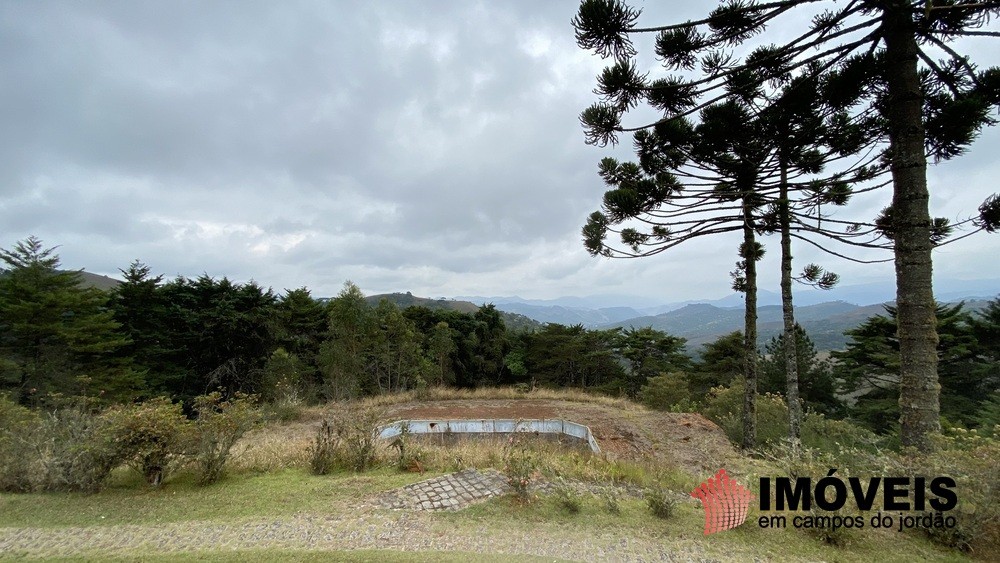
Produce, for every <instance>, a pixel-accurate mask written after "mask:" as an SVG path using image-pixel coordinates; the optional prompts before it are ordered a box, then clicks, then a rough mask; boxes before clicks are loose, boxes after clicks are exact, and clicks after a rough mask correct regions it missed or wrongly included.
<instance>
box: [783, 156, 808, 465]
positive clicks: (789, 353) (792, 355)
mask: <svg viewBox="0 0 1000 563" xmlns="http://www.w3.org/2000/svg"><path fill="white" fill-rule="evenodd" d="M779 189H780V194H779V199H778V215H779V221H780V222H781V319H782V321H783V322H784V337H785V338H784V349H783V350H782V352H783V353H784V356H785V399H786V400H787V401H788V439H789V440H791V442H792V447H793V448H797V446H798V443H799V436H800V433H801V427H802V405H801V403H799V362H798V357H797V356H798V347H797V346H796V343H795V311H794V309H793V308H792V235H791V216H790V214H789V210H788V165H787V164H786V163H784V162H781V186H780V188H779Z"/></svg>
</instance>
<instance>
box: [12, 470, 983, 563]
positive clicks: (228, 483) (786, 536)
mask: <svg viewBox="0 0 1000 563" xmlns="http://www.w3.org/2000/svg"><path fill="white" fill-rule="evenodd" d="M427 477H428V475H426V474H425V475H423V476H421V475H415V474H406V473H398V472H395V471H393V470H390V469H380V470H376V471H374V472H371V473H367V474H364V475H352V474H344V473H340V474H335V475H329V476H323V477H318V476H313V475H310V474H308V473H306V472H305V471H304V470H302V469H289V470H285V471H280V472H274V473H266V474H251V473H245V474H239V475H233V476H231V477H229V478H227V479H225V480H224V481H222V482H220V483H218V484H217V485H213V486H211V487H197V486H195V485H194V483H193V480H191V479H188V478H179V479H177V480H175V481H171V482H168V483H167V484H166V485H165V486H164V487H163V488H162V489H160V490H148V489H143V488H142V487H141V484H139V483H136V482H132V481H130V480H129V478H127V476H120V477H119V479H118V481H116V483H115V484H114V486H112V487H110V488H108V489H107V490H105V491H103V492H101V493H98V494H93V495H77V494H66V493H61V494H31V495H0V507H2V510H0V527H12V528H21V527H31V528H61V527H68V526H83V527H89V526H98V527H106V526H115V525H121V524H129V525H150V526H155V525H159V524H164V523H168V522H173V523H184V522H192V523H198V522H202V523H204V522H228V521H246V520H254V519H260V520H268V521H270V520H273V519H278V518H280V517H281V516H283V515H284V516H290V515H292V514H301V513H306V514H333V515H337V516H338V517H341V518H344V517H346V520H345V521H344V522H343V523H344V525H345V526H350V525H351V524H350V523H351V522H352V521H353V520H352V518H354V517H355V516H356V517H357V518H359V523H360V522H361V520H363V519H364V514H362V513H361V512H364V511H358V510H359V509H357V508H356V506H357V504H358V503H357V501H358V500H360V499H362V498H364V497H366V496H367V495H370V494H372V493H374V492H377V491H382V490H387V489H391V488H395V487H399V486H402V485H405V484H408V483H411V482H414V481H417V480H420V479H423V478H427ZM675 498H676V501H677V503H676V506H675V510H674V514H673V516H672V517H671V518H670V519H667V520H661V519H657V518H654V517H653V516H652V515H651V514H650V513H649V511H648V509H647V508H646V505H645V503H643V502H642V501H641V500H638V499H632V498H628V497H624V498H621V499H620V502H619V506H620V512H619V513H618V514H612V513H611V512H609V510H608V509H607V506H606V504H605V501H604V500H603V499H601V498H598V497H596V496H594V495H589V494H581V495H580V498H579V500H580V511H579V512H578V513H576V514H570V513H567V512H566V511H565V510H564V509H563V508H562V507H561V506H560V505H559V504H558V503H557V502H556V500H555V499H554V498H553V497H549V496H540V497H536V498H535V499H534V500H533V501H532V502H528V503H522V502H519V501H517V500H515V499H513V498H500V499H495V500H492V501H490V502H487V503H484V504H480V505H476V506H472V507H469V508H467V509H465V510H462V511H459V512H451V513H449V512H444V513H407V515H405V516H404V515H403V514H402V513H398V512H387V511H377V510H375V509H365V510H367V514H369V515H371V514H372V513H373V512H372V511H373V510H374V512H375V513H380V514H386V515H387V517H388V518H389V519H390V520H393V519H399V518H404V517H405V518H416V519H418V520H419V521H420V522H422V523H423V524H425V525H426V528H424V529H423V530H422V531H421V532H420V534H421V536H422V537H427V538H437V541H441V542H445V541H446V540H451V539H456V540H457V541H458V544H457V545H459V546H461V545H462V544H461V538H473V539H475V538H484V537H490V538H497V539H498V542H499V543H498V544H497V545H499V546H501V547H502V548H504V549H508V550H509V549H511V548H510V546H511V545H514V546H517V545H519V544H520V543H522V542H523V544H524V545H529V544H530V542H535V543H536V544H537V543H541V544H542V545H547V546H559V545H566V546H579V545H591V544H593V545H594V546H595V549H598V548H600V549H607V546H612V547H614V546H618V545H622V546H627V547H628V548H629V549H639V550H640V553H642V554H643V557H644V558H648V559H656V558H659V557H662V556H663V555H664V554H675V555H677V556H680V557H682V558H684V556H685V554H687V555H690V556H692V557H694V558H697V559H700V558H704V557H708V558H718V559H722V560H782V561H789V560H791V561H796V560H798V561H817V560H825V561H913V560H938V561H963V560H965V557H964V556H962V555H961V554H959V553H957V552H954V551H948V550H944V549H941V548H939V547H936V546H934V545H932V544H931V543H930V542H928V541H927V540H926V539H925V538H923V537H922V536H920V535H918V534H908V533H902V534H900V533H896V532H874V531H871V530H865V531H863V532H861V533H857V534H852V535H851V537H850V540H849V542H848V543H847V544H846V545H844V546H831V545H827V544H824V543H823V542H822V541H820V540H819V539H817V538H815V537H813V536H811V535H809V534H807V533H805V532H804V531H801V530H794V529H786V530H762V529H760V528H758V527H757V526H756V525H754V518H753V515H751V518H750V519H749V520H748V523H747V524H744V525H743V526H740V527H739V528H737V529H735V530H730V531H727V532H724V533H720V534H714V535H712V536H707V537H706V536H704V535H703V534H702V527H703V513H702V510H701V508H700V507H699V506H698V504H697V503H696V502H695V501H693V500H692V499H689V498H685V497H684V495H683V494H682V493H681V492H680V491H677V492H676V497H675ZM354 511H358V512H357V513H356V514H355V512H354ZM503 546H507V547H503ZM459 549H461V548H460V547H459ZM82 555H86V556H87V557H89V558H93V557H99V558H101V559H112V560H114V559H115V558H118V559H119V560H143V561H202V560H212V561H217V560H221V561H230V560H232V561H236V560H241V561H242V560H253V561H286V560H291V561H314V560H319V559H323V560H330V559H335V560H345V561H388V562H392V561H463V560H472V559H474V560H485V561H537V560H541V558H540V557H532V556H522V555H496V556H494V557H483V556H482V555H481V554H479V553H474V554H470V553H467V552H463V551H461V550H460V551H455V552H452V551H450V550H449V548H448V545H447V543H444V544H442V546H441V547H439V548H435V547H434V546H433V545H432V547H431V549H430V550H428V551H422V552H417V553H412V552H401V551H382V550H375V551H363V550H362V551H341V550H336V551H301V550H296V549H286V548H283V547H281V546H276V547H272V548H270V549H250V550H247V549H241V550H238V551H218V550H217V551H212V550H206V551H194V552H187V553H178V554H167V555H164V554H159V553H156V552H151V551H144V550H140V551H134V550H133V551H125V552H122V553H110V552H93V553H87V554H82ZM604 556H605V557H612V558H613V554H611V555H609V554H608V553H607V552H605V553H604ZM545 559H546V560H553V558H552V557H545ZM57 560H59V559H57ZM63 560H70V561H71V560H74V559H73V558H69V559H63Z"/></svg>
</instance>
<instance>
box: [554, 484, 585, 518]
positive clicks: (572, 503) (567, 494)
mask: <svg viewBox="0 0 1000 563" xmlns="http://www.w3.org/2000/svg"><path fill="white" fill-rule="evenodd" d="M553 495H554V497H555V500H556V505H557V506H558V507H559V508H560V509H562V510H563V511H565V512H566V513H568V514H578V513H579V512H580V509H581V508H582V507H583V498H582V497H581V496H580V493H578V492H577V491H576V489H574V488H573V487H571V486H569V484H567V483H566V481H565V480H563V479H562V478H561V477H560V478H559V482H558V483H557V484H556V486H555V490H554V492H553Z"/></svg>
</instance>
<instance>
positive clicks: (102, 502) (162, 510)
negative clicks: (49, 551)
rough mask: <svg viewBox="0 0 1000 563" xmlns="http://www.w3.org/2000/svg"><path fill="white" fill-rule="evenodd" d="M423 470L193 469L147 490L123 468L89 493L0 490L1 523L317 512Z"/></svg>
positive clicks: (85, 523)
mask: <svg viewBox="0 0 1000 563" xmlns="http://www.w3.org/2000/svg"><path fill="white" fill-rule="evenodd" d="M429 476H432V475H431V474H425V475H423V476H421V475H416V474H412V473H399V472H397V471H393V470H389V469H382V470H377V471H373V472H369V473H365V474H363V475H353V474H341V475H336V476H326V477H317V476H313V475H310V474H308V473H307V472H305V471H304V470H302V469H286V470H282V471H277V472H273V473H266V474H253V473H246V474H242V475H234V476H230V477H228V478H226V479H223V480H222V481H220V482H219V483H216V484H215V485H212V486H210V487H201V486H198V485H197V484H195V481H194V477H193V476H192V475H185V474H182V475H178V476H177V478H175V479H171V480H169V481H167V482H166V483H165V484H164V485H163V486H161V487H160V488H159V489H151V488H149V487H148V486H146V485H145V484H144V483H141V482H140V481H139V479H138V478H137V477H136V476H134V475H133V474H132V473H130V472H124V473H123V474H122V475H118V476H116V480H115V481H114V482H113V483H112V485H111V486H110V487H108V488H107V489H105V490H103V491H101V492H100V493H96V494H82V493H31V494H0V527H11V528H21V527H33V528H57V527H63V526H110V525H118V524H140V525H141V524H163V523H167V522H187V521H198V520H214V521H225V520H240V519H249V518H256V517H272V516H285V515H290V514H296V513H320V514H322V513H326V512H329V511H332V510H340V509H342V508H343V507H344V506H345V505H348V504H350V503H351V502H354V501H358V500H360V499H361V498H363V497H364V496H366V495H368V494H371V493H375V492H379V491H387V490H390V489H394V488H397V487H402V486H405V485H407V484H409V483H413V482H416V481H419V480H421V479H426V478H428V477H429Z"/></svg>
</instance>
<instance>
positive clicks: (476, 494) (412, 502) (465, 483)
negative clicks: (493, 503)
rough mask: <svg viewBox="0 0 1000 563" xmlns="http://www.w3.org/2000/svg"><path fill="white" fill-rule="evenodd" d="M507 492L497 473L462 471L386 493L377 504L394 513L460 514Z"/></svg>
mask: <svg viewBox="0 0 1000 563" xmlns="http://www.w3.org/2000/svg"><path fill="white" fill-rule="evenodd" d="M508 492H510V486H509V485H507V482H506V480H505V479H504V477H503V475H501V474H500V472H499V471H497V470H495V469H487V470H484V471H477V470H475V469H464V470H462V471H459V472H457V473H450V474H448V475H442V476H440V477H435V478H433V479H427V480H426V481H421V482H419V483H414V484H412V485H407V486H405V487H403V488H400V489H396V490H394V491H389V492H388V493H386V494H385V495H383V496H382V497H380V499H379V503H378V504H379V506H381V507H382V508H395V509H410V510H460V509H462V508H465V507H466V506H469V505H470V504H473V503H475V502H477V501H484V500H486V499H489V498H493V497H496V496H501V495H504V494H506V493H508Z"/></svg>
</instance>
